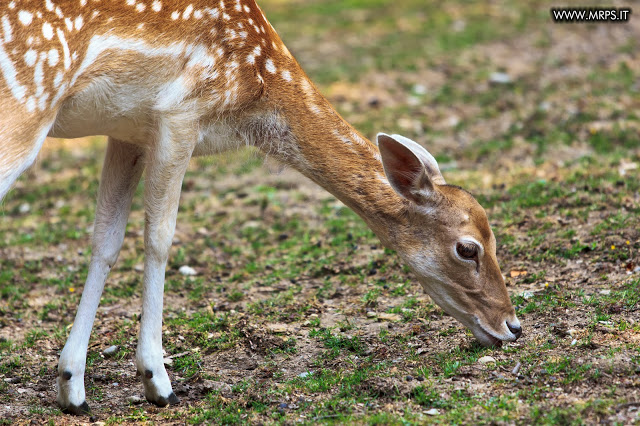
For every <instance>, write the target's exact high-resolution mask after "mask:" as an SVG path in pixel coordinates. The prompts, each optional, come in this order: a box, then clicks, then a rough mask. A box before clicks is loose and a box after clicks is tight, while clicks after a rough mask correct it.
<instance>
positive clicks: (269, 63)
mask: <svg viewBox="0 0 640 426" xmlns="http://www.w3.org/2000/svg"><path fill="white" fill-rule="evenodd" d="M264 66H265V68H266V69H267V71H269V72H270V73H271V74H275V72H276V71H277V69H276V65H275V64H274V63H273V60H272V59H271V58H269V59H267V62H265V64H264Z"/></svg>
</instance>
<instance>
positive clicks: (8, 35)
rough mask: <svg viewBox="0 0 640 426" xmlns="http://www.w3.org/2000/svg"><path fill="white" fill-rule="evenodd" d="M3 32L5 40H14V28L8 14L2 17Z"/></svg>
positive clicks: (6, 41)
mask: <svg viewBox="0 0 640 426" xmlns="http://www.w3.org/2000/svg"><path fill="white" fill-rule="evenodd" d="M2 32H3V34H4V42H5V43H9V42H10V41H11V40H13V28H12V27H11V21H9V17H8V16H3V17H2Z"/></svg>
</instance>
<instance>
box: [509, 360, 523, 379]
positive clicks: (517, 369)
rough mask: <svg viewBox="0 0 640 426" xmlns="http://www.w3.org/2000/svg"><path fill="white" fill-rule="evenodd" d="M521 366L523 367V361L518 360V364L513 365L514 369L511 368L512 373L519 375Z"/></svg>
mask: <svg viewBox="0 0 640 426" xmlns="http://www.w3.org/2000/svg"><path fill="white" fill-rule="evenodd" d="M520 368H522V363H521V362H518V363H517V364H516V366H515V367H513V370H511V374H513V375H515V376H517V375H518V373H519V372H520Z"/></svg>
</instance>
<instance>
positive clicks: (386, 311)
mask: <svg viewBox="0 0 640 426" xmlns="http://www.w3.org/2000/svg"><path fill="white" fill-rule="evenodd" d="M294 3H295V4H303V2H294ZM534 3H535V4H532V5H529V6H527V7H526V8H524V9H518V7H516V6H512V5H511V3H510V2H505V4H504V5H502V6H503V8H502V9H500V8H498V11H497V12H496V14H497V15H498V16H497V17H496V18H495V19H496V20H497V19H498V18H504V17H505V16H504V15H509V13H515V12H513V11H514V10H515V11H516V12H521V13H534V12H535V13H537V14H538V15H540V14H541V13H542V12H544V11H546V10H548V5H547V4H546V3H542V2H540V3H538V2H534ZM272 7H273V9H274V15H275V16H276V17H277V16H279V15H278V14H281V13H284V12H282V9H283V8H284V7H285V6H282V5H281V4H280V3H279V2H273V6H272ZM461 10H462V12H461ZM465 10H466V9H465V8H464V7H457V8H452V9H451V10H446V9H445V12H443V13H448V14H449V15H451V16H453V17H454V18H456V19H453V21H452V22H453V23H452V26H450V27H448V28H449V29H450V30H451V31H458V29H459V27H461V26H463V24H461V23H460V22H467V24H466V25H467V29H468V28H469V27H470V26H471V25H472V23H473V22H474V21H472V20H471V19H470V18H468V17H467V16H466V15H465V13H466V12H465ZM491 11H495V10H494V9H491V10H490V11H489V12H491ZM532 11H533V12H532ZM540 11H542V12H540ZM535 13H534V14H535ZM460 14H462V15H460ZM458 15H460V16H458ZM516 15H517V13H516ZM309 16H311V18H310V21H309V22H311V24H312V23H314V22H316V21H315V20H316V19H319V18H315V15H313V14H310V15H309ZM347 16H349V17H351V18H354V20H355V21H357V22H365V23H367V22H370V21H371V20H372V19H373V18H371V16H369V15H367V13H366V12H361V11H360V10H358V11H356V12H353V14H348V15H347ZM392 17H393V18H394V19H396V18H397V19H396V21H395V22H396V23H397V25H398V26H399V27H400V28H403V27H402V26H403V25H406V31H410V30H411V28H413V27H412V25H414V24H413V21H412V19H413V18H414V17H413V16H411V17H406V16H404V15H402V14H400V15H399V17H396V16H395V15H393V16H392ZM465 19H466V21H465ZM532 19H533V18H532ZM541 22H542V23H541ZM311 24H309V23H307V24H305V25H311ZM350 25H351V24H350ZM353 25H354V26H356V28H357V25H356V24H353ZM276 28H278V29H279V30H280V28H282V29H281V30H280V31H281V32H282V34H283V38H284V39H285V41H287V43H288V45H289V47H290V48H291V50H292V51H293V52H294V54H296V55H297V56H298V57H299V60H300V61H301V63H302V64H303V66H304V67H305V68H306V69H307V70H308V71H309V73H310V74H311V75H312V76H315V75H318V78H320V79H322V78H323V72H324V71H325V68H323V67H328V65H327V63H329V64H333V63H334V62H335V63H340V61H348V58H349V57H350V56H351V55H353V56H355V58H354V59H353V60H354V61H361V62H362V63H367V61H366V59H368V58H369V59H370V57H369V56H368V55H369V54H366V53H365V54H361V53H354V52H355V51H356V48H357V46H359V44H358V43H361V44H362V45H364V46H366V45H367V43H368V42H367V39H366V33H363V34H361V33H359V32H358V31H355V36H354V37H356V39H355V40H349V39H348V38H347V39H346V41H344V42H343V43H336V40H335V38H336V37H339V36H340V34H341V33H340V32H338V33H336V34H333V35H332V36H327V37H325V38H324V39H321V40H320V41H319V40H318V37H316V36H313V35H306V36H304V37H303V36H300V37H296V36H295V35H296V34H297V33H296V30H295V28H294V26H293V24H292V23H290V22H289V23H287V22H285V21H283V22H282V24H281V26H278V25H276ZM350 29H352V30H353V28H351V27H346V28H345V29H344V31H345V33H349V31H348V30H350ZM377 31H379V32H380V34H386V33H384V31H383V29H379V30H375V29H374V30H372V34H375V35H376V37H378V32H377ZM461 31H465V30H464V29H463V30H461ZM428 33H429V32H428V31H427V34H428ZM309 34H315V33H309ZM357 37H360V38H357ZM380 37H382V35H380ZM638 40H640V20H638V19H637V17H636V18H634V19H633V20H632V21H631V22H629V23H628V24H618V25H591V26H588V25H582V26H581V25H552V24H549V23H548V22H546V21H545V20H544V19H543V18H539V19H538V21H535V20H534V23H532V24H529V26H526V27H525V28H524V29H522V30H518V31H513V32H512V33H511V34H510V35H509V37H507V36H502V37H497V38H494V39H489V40H486V41H482V42H478V43H475V42H474V43H470V45H469V46H466V47H461V48H458V49H457V50H456V51H455V54H454V53H451V54H449V53H447V52H434V53H433V55H432V56H431V57H429V58H425V57H423V56H424V55H423V56H419V57H416V58H415V60H414V61H413V66H412V67H411V68H410V69H403V68H402V69H393V70H390V69H389V68H387V66H386V65H385V66H384V67H382V70H381V69H380V68H379V67H377V66H371V68H370V69H368V70H365V71H360V72H359V74H358V75H357V77H358V78H357V79H355V80H356V81H351V80H349V79H348V78H345V79H344V80H340V81H330V82H329V83H327V84H321V88H322V90H323V92H324V93H326V94H327V96H328V97H329V99H330V100H331V101H332V102H333V103H334V104H335V105H337V107H338V108H339V110H340V111H341V112H342V113H343V115H344V116H345V117H346V118H347V119H348V120H349V121H351V122H353V123H355V124H356V127H359V128H362V129H364V130H365V131H366V132H368V134H369V136H373V135H374V134H375V131H378V130H388V131H397V132H401V133H404V134H406V135H407V136H410V137H412V138H414V139H416V140H418V141H420V142H421V143H423V144H424V145H425V146H427V147H428V149H429V150H430V151H431V152H432V153H434V154H437V155H438V159H439V160H440V163H441V165H442V168H443V170H445V171H444V175H445V177H446V178H447V179H448V180H449V181H451V182H453V183H456V184H460V185H462V186H463V187H465V188H468V189H469V190H470V191H471V192H472V193H474V194H475V195H476V196H477V197H478V199H479V200H480V201H481V203H482V204H483V205H484V206H485V207H486V209H487V213H488V215H489V217H490V220H491V223H492V226H493V228H494V232H495V233H496V237H497V239H498V244H499V247H498V257H499V259H500V263H501V267H502V271H503V273H504V275H505V279H506V282H507V285H508V290H509V292H510V294H511V295H512V299H513V302H514V305H516V307H517V311H518V315H519V317H520V319H521V321H522V323H523V327H524V330H525V335H524V336H523V338H522V339H521V340H518V341H517V342H515V343H510V344H506V345H504V347H503V348H501V349H483V348H479V347H478V346H477V345H476V344H475V343H474V341H473V338H472V336H471V335H470V334H469V333H468V332H467V331H465V330H464V328H463V327H462V326H461V325H460V324H459V323H457V322H456V321H455V320H453V319H452V318H450V317H448V316H446V315H445V314H444V313H443V312H442V311H441V310H440V309H439V308H438V307H436V306H435V305H434V304H433V303H432V302H431V301H430V299H429V297H428V296H427V295H426V294H424V292H423V291H422V290H421V289H420V288H419V286H418V285H417V283H415V282H413V278H412V275H411V273H410V272H408V271H407V270H406V269H405V268H403V266H402V265H401V264H400V262H399V260H398V259H397V258H396V257H395V254H393V253H390V252H388V251H385V249H384V248H383V247H382V246H381V245H380V244H379V243H378V242H377V241H376V239H375V237H374V236H373V235H372V234H371V233H370V232H369V231H368V230H367V229H366V228H365V227H364V225H363V224H362V223H361V222H360V221H359V219H358V218H357V217H356V216H355V215H353V214H351V213H350V212H348V211H347V210H346V209H345V208H344V207H343V206H341V204H340V203H339V202H337V201H335V200H334V199H333V198H332V197H331V195H329V194H327V193H326V192H324V191H322V190H321V189H320V188H319V187H317V186H316V185H315V184H313V183H311V182H309V181H307V180H306V179H304V178H301V177H300V175H299V174H297V173H296V172H295V171H293V170H290V169H284V170H283V171H282V170H281V169H280V168H279V166H277V165H274V164H271V163H270V162H267V164H266V165H265V166H263V165H262V163H263V160H262V159H260V158H259V157H257V156H256V155H254V154H251V153H245V152H241V153H235V154H233V155H231V154H230V155H228V156H222V157H216V158H214V159H212V160H202V161H201V160H197V161H194V162H193V164H192V167H191V170H190V171H189V173H188V175H187V177H186V179H185V183H184V186H183V188H184V190H183V196H182V200H181V211H180V214H179V219H178V221H179V223H178V228H177V231H176V236H175V238H174V247H173V251H172V256H171V261H170V265H169V267H168V272H167V284H166V293H165V306H166V309H165V318H166V321H165V328H164V333H165V334H164V342H165V350H166V351H167V354H166V355H167V359H166V364H167V368H168V371H169V374H170V376H171V378H172V380H173V382H174V390H175V392H176V394H177V395H178V397H179V398H180V399H181V403H180V405H178V406H175V407H168V408H156V407H154V406H152V405H150V404H148V403H147V402H146V401H144V397H143V395H142V386H141V384H140V383H139V380H138V378H137V377H136V376H135V368H134V363H133V357H134V353H135V345H136V334H137V329H138V318H139V317H138V315H139V306H140V279H141V273H142V272H141V263H142V258H143V246H142V241H141V236H142V230H143V224H144V216H143V212H142V210H141V206H140V198H139V197H138V199H137V204H136V205H134V208H133V212H132V215H131V220H130V225H129V227H128V231H127V238H126V241H125V245H124V247H123V251H122V253H121V255H120V260H119V262H118V265H117V266H116V267H115V268H114V270H113V271H112V274H111V275H110V278H109V281H108V284H107V287H108V288H107V289H106V290H105V295H104V297H103V302H102V305H101V307H100V309H99V311H98V315H97V318H96V321H95V326H94V333H93V335H92V339H91V343H90V348H89V355H88V367H87V373H86V377H85V385H86V387H87V395H88V402H89V404H90V405H91V407H92V411H93V417H91V418H89V417H84V418H83V417H73V416H68V415H64V414H62V413H61V412H60V411H59V409H58V408H57V406H56V404H55V386H54V382H55V377H56V363H57V357H58V354H59V352H60V350H61V348H62V346H63V344H64V341H65V339H66V335H67V333H68V330H69V328H70V325H71V323H72V321H73V316H74V314H75V306H76V305H77V301H78V300H79V295H80V294H81V292H82V286H83V283H84V278H85V276H86V264H87V262H88V259H89V256H90V252H89V250H88V247H89V241H90V231H91V222H92V218H93V202H94V201H93V200H94V198H95V191H96V188H97V177H98V176H99V167H100V166H99V164H100V161H101V158H102V155H103V148H104V146H103V145H104V143H103V141H102V140H101V139H96V140H85V141H80V142H74V141H71V142H69V141H65V142H61V141H49V142H47V145H46V146H45V149H44V150H43V154H42V155H41V157H40V158H39V160H38V162H37V164H36V165H35V166H34V168H33V169H32V170H31V171H29V172H28V173H27V174H25V176H24V177H23V178H21V180H20V181H19V182H18V183H17V184H16V188H15V190H14V191H13V192H12V193H11V194H10V195H9V197H8V198H7V199H6V200H5V202H4V204H3V211H4V213H3V215H2V216H1V217H0V240H2V241H0V242H1V244H0V424H5V423H6V424H41V423H46V422H49V423H51V424H83V423H91V422H98V423H109V424H111V423H118V424H138V423H159V424H185V423H212V424H215V423H250V424H272V423H278V424H279V423H284V424H289V423H295V422H302V423H338V424H347V423H362V424H401V423H405V424H406V423H408V424H422V423H427V422H435V423H468V424H480V423H491V424H532V423H537V424H585V423H590V424H595V423H605V424H634V423H638V422H640V417H639V413H640V302H639V300H640V268H639V267H638V266H639V265H640V255H639V251H640V219H639V214H638V213H639V212H640V192H639V191H640V183H639V174H640V168H639V165H640V143H639V140H640V139H639V137H638V131H639V129H640V127H639V125H640V121H639V118H638V111H640V95H639V91H640V79H639V77H638V76H639V75H640V55H639V54H638V47H637V41H638ZM371 43H373V42H371ZM314 52H320V53H319V54H315V53H314ZM298 53H299V54H298ZM377 53H379V52H376V51H375V50H374V51H373V53H371V54H370V55H371V56H372V57H375V56H376V54H377ZM358 55H362V56H358ZM407 56H410V53H407ZM363 58H364V59H363ZM405 60H406V59H405ZM401 63H403V62H401ZM323 64H324V65H323ZM345 72H346V73H347V75H348V73H349V71H345ZM494 72H501V73H504V74H505V75H507V76H508V78H509V79H510V82H509V83H507V84H505V85H503V84H502V83H496V82H492V77H491V75H492V73H494ZM329 80H330V79H329ZM184 265H188V266H190V267H192V268H194V270H195V271H196V275H195V276H184V275H182V274H181V273H180V272H179V268H180V267H181V266H184ZM113 345H116V346H117V347H118V349H117V351H116V353H115V354H114V355H111V356H107V355H105V354H104V350H105V349H107V348H109V347H110V346H113ZM487 357H490V358H487Z"/></svg>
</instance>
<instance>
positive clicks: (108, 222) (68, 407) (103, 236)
mask: <svg viewBox="0 0 640 426" xmlns="http://www.w3.org/2000/svg"><path fill="white" fill-rule="evenodd" d="M143 169H144V150H143V149H142V148H140V147H138V146H135V145H131V144H129V143H126V142H121V141H118V140H115V139H109V144H108V146H107V153H106V156H105V160H104V168H103V170H102V178H101V181H100V187H99V189H98V205H97V208H96V219H95V225H94V231H93V241H92V252H91V262H90V264H89V273H88V276H87V281H86V284H85V286H84V290H83V292H82V298H81V299H80V305H79V306H78V312H77V313H76V318H75V321H74V323H73V327H72V329H71V333H70V334H69V338H68V339H67V343H66V344H65V345H64V349H63V350H62V353H61V354H60V361H59V363H58V404H60V406H61V407H62V410H63V412H66V413H71V414H85V413H89V406H88V405H87V402H86V401H85V391H84V370H85V362H86V357H87V345H88V344H89V337H90V335H91V329H92V328H93V321H94V318H95V315H96V310H97V309H98V304H99V303H100V296H101V295H102V289H103V288H104V284H105V281H106V279H107V275H108V273H109V270H110V269H111V267H112V266H113V264H114V263H115V261H116V259H117V258H118V254H119V253H120V248H121V246H122V242H123V240H124V233H125V228H126V225H127V219H128V217H129V210H130V208H131V199H132V198H133V194H134V193H135V190H136V187H137V185H138V182H139V181H140V175H141V174H142V170H143Z"/></svg>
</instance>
